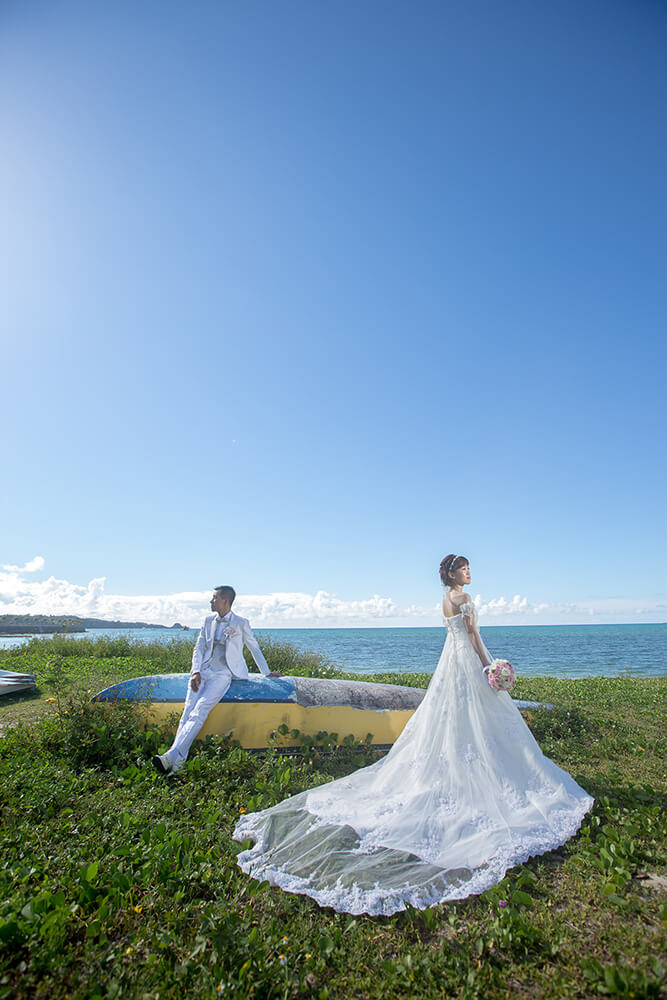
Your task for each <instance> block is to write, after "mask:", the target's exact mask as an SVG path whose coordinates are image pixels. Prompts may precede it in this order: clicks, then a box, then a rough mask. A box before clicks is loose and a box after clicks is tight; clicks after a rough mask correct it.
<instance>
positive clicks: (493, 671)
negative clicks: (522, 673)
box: [487, 660, 516, 691]
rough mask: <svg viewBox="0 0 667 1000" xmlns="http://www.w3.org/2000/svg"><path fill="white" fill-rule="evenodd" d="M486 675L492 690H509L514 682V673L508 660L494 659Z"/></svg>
mask: <svg viewBox="0 0 667 1000" xmlns="http://www.w3.org/2000/svg"><path fill="white" fill-rule="evenodd" d="M487 676H488V678H489V684H490V685H491V687H492V688H493V689H494V691H510V690H511V689H512V688H513V687H514V685H515V684H516V673H515V671H514V667H513V666H512V664H511V663H510V662H509V660H494V661H493V662H492V664H491V666H490V667H489V668H488V675H487Z"/></svg>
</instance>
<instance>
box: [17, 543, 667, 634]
mask: <svg viewBox="0 0 667 1000" xmlns="http://www.w3.org/2000/svg"><path fill="white" fill-rule="evenodd" d="M44 565H45V562H44V559H43V558H42V557H41V556H36V557H35V558H34V559H31V560H30V561H29V562H27V563H26V564H25V566H22V567H18V566H4V567H3V569H2V570H0V614H52V615H63V614H75V615H81V616H83V617H89V618H105V619H108V620H120V621H145V622H150V623H154V624H157V625H172V624H173V623H174V622H177V621H178V622H181V623H182V624H184V625H191V626H197V625H199V624H200V623H201V621H202V619H203V617H204V615H205V614H207V613H208V611H209V598H210V590H208V589H207V590H202V591H183V592H180V593H175V594H150V595H125V594H108V593H107V592H106V590H105V583H106V581H105V578H104V577H103V576H100V577H96V578H94V579H92V580H90V581H89V582H88V583H87V584H76V583H70V582H69V581H68V580H61V579H58V578H57V577H55V576H49V577H48V578H47V579H45V580H39V579H36V578H35V577H34V576H32V575H31V574H34V573H36V572H37V571H38V570H40V569H42V568H43V567H44ZM475 605H476V607H477V610H478V613H479V618H480V622H481V624H482V625H519V624H520V625H530V624H532V625H537V624H543V625H548V624H558V623H562V624H567V623H576V622H614V621H618V622H623V621H626V622H627V621H637V620H641V621H646V622H650V621H664V620H665V618H666V617H667V614H666V613H665V612H666V606H665V604H664V600H663V603H658V602H652V601H646V600H642V601H641V602H639V601H633V600H631V599H629V598H604V599H596V600H594V601H589V602H585V603H584V602H581V603H575V602H563V603H544V602H541V603H532V602H531V601H530V600H529V599H528V598H527V597H522V596H521V595H520V594H515V595H514V596H513V597H511V598H506V597H490V598H483V597H482V595H481V594H478V595H477V596H476V597H475ZM234 610H235V611H238V613H239V614H241V615H244V616H245V617H247V618H249V619H250V621H251V622H252V624H253V625H254V626H256V627H258V628H262V627H263V628H281V627H283V628H299V627H301V628H308V627H314V628H317V627H339V628H343V627H346V626H347V627H355V626H357V627H360V626H373V625H375V626H383V625H384V626H393V625H413V626H419V625H441V624H442V611H441V607H440V603H439V602H435V603H433V604H431V605H428V606H421V605H415V604H411V605H408V606H406V607H401V606H400V605H398V604H397V603H396V602H395V601H394V600H393V599H392V598H391V597H382V596H380V595H379V594H374V595H373V596H372V597H368V598H365V599H361V600H345V599H344V598H341V597H339V596H338V595H336V594H332V593H330V592H328V591H326V590H318V591H317V592H316V593H315V594H306V593H301V592H299V591H296V592H292V591H284V592H283V591H279V592H276V593H272V594H239V596H238V598H237V600H236V603H235V605H234Z"/></svg>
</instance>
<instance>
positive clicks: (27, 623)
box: [0, 615, 183, 635]
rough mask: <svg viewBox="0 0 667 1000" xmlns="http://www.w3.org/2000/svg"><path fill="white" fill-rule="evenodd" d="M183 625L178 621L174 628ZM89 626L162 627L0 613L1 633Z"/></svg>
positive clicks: (75, 617) (78, 628) (69, 616)
mask: <svg viewBox="0 0 667 1000" xmlns="http://www.w3.org/2000/svg"><path fill="white" fill-rule="evenodd" d="M182 627H183V626H182V625H181V624H180V623H179V622H176V623H175V624H174V625H172V626H171V628H173V629H181V628H182ZM89 628H160V629H168V628H169V626H167V625H150V624H149V623H148V622H120V621H111V622H110V621H105V620H104V619H103V618H81V617H79V616H78V615H0V635H40V634H45V633H50V632H85V631H86V629H89Z"/></svg>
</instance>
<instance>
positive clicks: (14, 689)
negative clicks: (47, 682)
mask: <svg viewBox="0 0 667 1000" xmlns="http://www.w3.org/2000/svg"><path fill="white" fill-rule="evenodd" d="M36 690H37V684H36V683H35V675H34V674H17V673H16V671H14V670H0V696H2V695H3V694H10V695H11V694H25V693H26V692H28V691H36Z"/></svg>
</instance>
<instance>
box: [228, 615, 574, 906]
mask: <svg viewBox="0 0 667 1000" xmlns="http://www.w3.org/2000/svg"><path fill="white" fill-rule="evenodd" d="M459 610H460V613H459V614H458V615H456V616H455V617H454V618H448V619H446V623H447V639H446V641H445V645H444V648H443V651H442V655H441V656H440V660H439V662H438V666H437V668H436V670H435V673H434V674H433V677H432V679H431V683H430V684H429V687H428V690H427V692H426V695H425V696H424V700H423V701H422V703H421V705H420V706H419V708H418V709H417V711H416V712H415V713H414V715H413V716H412V717H411V718H410V720H409V721H408V723H407V725H406V726H405V728H404V730H403V732H402V733H401V735H400V737H399V738H398V740H397V741H396V743H395V744H394V746H393V747H392V749H391V751H390V753H388V754H387V756H386V757H383V758H382V759H381V760H379V761H378V762H377V763H375V764H372V765H371V766H369V767H365V768H362V769H361V770H359V771H356V772H355V773H354V774H351V775H348V776H347V777H345V778H340V779H339V780H337V781H331V782H329V783H328V784H325V785H321V786H319V787H317V788H313V789H309V790H308V791H305V792H301V793H300V794H299V795H295V796H293V797H292V798H290V799H287V800H286V801H284V802H280V803H278V805H276V806H273V807H272V808H270V809H265V810H263V811H262V812H258V813H250V814H248V815H245V816H243V817H242V818H241V819H240V821H239V822H238V824H237V826H236V829H235V831H234V837H235V839H237V840H246V839H249V840H253V841H254V842H255V843H254V845H253V846H252V847H251V848H249V849H248V850H245V851H242V852H241V853H240V854H239V856H238V863H239V865H240V867H241V868H242V869H243V871H244V872H247V873H248V874H249V875H252V876H253V877H254V878H257V879H260V880H267V881H268V882H270V883H271V885H275V886H279V887H280V888H281V889H284V890H286V891H288V892H295V893H301V894H305V895H308V896H310V897H311V898H312V899H314V900H316V901H317V902H318V903H319V904H320V905H321V906H331V907H333V908H334V909H335V910H339V911H341V912H347V913H371V914H391V913H395V912H397V911H398V910H404V909H405V908H406V906H407V905H408V904H409V905H411V906H414V907H418V908H420V909H423V908H425V907H427V906H432V905H433V904H435V903H439V902H442V901H444V900H449V899H461V898H463V897H465V896H469V895H472V894H476V893H480V892H483V891H484V890H485V889H488V888H489V887H490V886H492V885H494V884H495V883H496V882H499V881H500V880H501V879H502V878H503V877H504V875H505V872H506V871H507V869H508V868H511V867H512V866H514V865H517V864H520V863H522V862H524V861H526V860H527V859H528V858H529V857H531V856H533V855H535V854H542V853H544V852H545V851H549V850H552V849H553V848H556V847H559V846H560V845H561V844H563V843H564V842H565V841H566V840H567V839H568V838H569V837H571V836H572V835H573V834H574V833H576V831H577V830H578V828H579V826H580V824H581V821H582V819H583V817H584V815H585V814H586V813H587V812H588V810H589V809H590V808H591V806H592V804H593V799H592V798H591V797H590V795H588V794H587V793H586V792H585V791H584V790H583V789H582V788H580V787H579V785H578V784H577V783H576V782H575V781H574V779H573V778H572V777H571V776H570V775H569V774H568V773H567V772H566V771H563V770H562V769H561V768H560V767H558V765H557V764H555V763H554V762H553V761H552V760H549V758H548V757H545V756H544V754H543V753H542V751H541V750H540V748H539V746H538V744H537V743H536V741H535V739H534V738H533V735H532V733H531V732H530V730H529V728H528V726H527V725H526V724H525V722H524V721H523V719H522V717H521V715H520V714H519V710H518V709H517V707H516V705H515V704H514V703H513V701H512V699H511V698H510V696H509V694H507V692H505V691H494V690H493V689H492V688H491V687H490V686H489V683H488V681H487V679H486V676H485V674H484V672H483V670H482V667H481V664H480V661H479V657H478V656H477V653H476V652H475V650H474V648H473V645H472V643H471V640H470V635H469V633H468V629H467V628H466V620H467V623H468V625H469V626H472V627H474V628H476V611H475V607H474V605H473V604H472V603H466V604H464V605H463V606H462V607H461V608H460V609H459Z"/></svg>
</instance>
